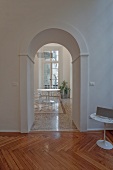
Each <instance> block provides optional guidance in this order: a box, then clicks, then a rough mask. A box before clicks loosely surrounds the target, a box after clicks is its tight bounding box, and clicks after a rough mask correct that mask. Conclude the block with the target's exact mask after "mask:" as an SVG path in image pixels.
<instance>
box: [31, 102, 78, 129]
mask: <svg viewBox="0 0 113 170" xmlns="http://www.w3.org/2000/svg"><path fill="white" fill-rule="evenodd" d="M34 110H35V121H34V124H33V126H32V128H31V131H77V128H76V126H75V125H74V123H73V122H72V100H71V99H61V100H59V99H58V100H56V101H55V103H54V104H51V105H49V106H46V105H41V104H37V105H34Z"/></svg>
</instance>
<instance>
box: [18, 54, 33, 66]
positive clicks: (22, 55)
mask: <svg viewBox="0 0 113 170" xmlns="http://www.w3.org/2000/svg"><path fill="white" fill-rule="evenodd" d="M18 56H19V57H24V56H26V57H28V58H29V60H30V61H31V62H32V63H33V64H34V63H35V62H34V61H33V60H32V58H31V57H29V55H28V54H19V55H18Z"/></svg>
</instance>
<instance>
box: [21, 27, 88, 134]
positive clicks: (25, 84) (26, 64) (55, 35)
mask: <svg viewBox="0 0 113 170" xmlns="http://www.w3.org/2000/svg"><path fill="white" fill-rule="evenodd" d="M70 32H71V33H72V34H71V33H70ZM70 32H67V31H66V30H63V29H59V28H49V29H45V30H43V31H41V32H39V33H38V34H37V35H35V36H34V38H33V39H32V41H31V42H30V44H29V47H28V54H20V115H21V119H20V121H21V132H28V131H29V130H30V127H31V126H32V123H33V121H34V118H33V114H34V110H33V84H32V83H31V82H34V81H33V60H34V56H35V54H36V52H37V50H38V49H39V48H40V47H41V46H43V45H45V44H47V43H59V44H61V45H63V46H65V47H66V48H67V49H68V50H69V52H70V53H71V56H72V63H73V69H72V71H73V106H72V117H73V121H74V123H75V124H76V126H77V127H78V129H79V130H80V131H86V130H87V113H88V57H87V56H88V50H87V45H86V43H85V41H84V38H82V36H81V34H80V33H79V32H78V31H77V30H76V31H75V32H74V33H77V35H74V36H72V35H73V31H72V29H70ZM76 36H77V40H78V42H79V43H78V42H77V40H76V39H75V37H76Z"/></svg>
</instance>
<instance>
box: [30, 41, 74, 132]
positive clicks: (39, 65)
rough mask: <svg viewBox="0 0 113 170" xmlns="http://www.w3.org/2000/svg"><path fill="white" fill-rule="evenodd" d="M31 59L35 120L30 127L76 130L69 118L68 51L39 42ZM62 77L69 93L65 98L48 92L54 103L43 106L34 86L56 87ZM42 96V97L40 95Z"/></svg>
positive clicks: (60, 46) (70, 63)
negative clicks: (33, 62)
mask: <svg viewBox="0 0 113 170" xmlns="http://www.w3.org/2000/svg"><path fill="white" fill-rule="evenodd" d="M34 61H35V64H34V91H35V92H36V93H35V94H36V96H35V122H34V124H33V126H32V130H37V131H40V130H52V131H53V130H55V131H56V130H57V131H60V130H64V131H65V130H68V131H72V130H76V129H77V128H76V126H75V125H74V123H73V121H72V95H71V94H72V91H73V89H72V58H71V54H70V53H69V51H68V50H67V49H66V48H65V47H64V46H62V45H60V44H56V43H51V44H47V45H44V46H42V47H41V48H40V49H39V50H38V51H37V54H36V55H35V60H34ZM55 74H56V75H55ZM50 75H51V76H50ZM54 75H55V76H56V79H55V78H54ZM51 77H52V81H51ZM45 80H46V81H45ZM64 81H65V82H66V83H67V87H69V92H70V95H69V96H68V98H67V97H65V98H64V97H63V98H61V94H60V98H59V95H58V96H57V94H55V95H54V96H53V94H52V96H50V97H51V98H52V100H53V101H54V103H53V104H51V105H49V107H47V106H46V105H45V103H44V102H43V101H42V100H41V98H40V96H38V95H37V89H47V88H52V89H58V88H59V86H61V85H62V82H64ZM42 99H43V100H45V98H44V97H42Z"/></svg>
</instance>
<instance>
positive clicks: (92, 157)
mask: <svg viewBox="0 0 113 170" xmlns="http://www.w3.org/2000/svg"><path fill="white" fill-rule="evenodd" d="M107 136H108V137H107V140H110V141H113V136H112V135H111V134H110V133H109V132H107ZM102 138H103V133H102V132H89V133H88V132H87V133H80V132H37V133H30V134H19V133H0V170H9V169H10V170H17V169H23V170H29V169H30V170H31V169H32V170H35V169H36V170H113V149H112V150H104V149H101V148H99V147H98V146H97V145H96V141H97V140H98V139H102Z"/></svg>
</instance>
